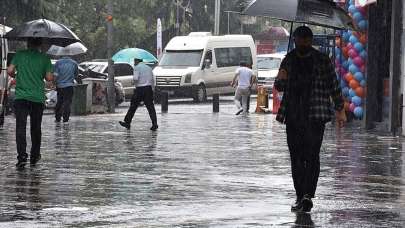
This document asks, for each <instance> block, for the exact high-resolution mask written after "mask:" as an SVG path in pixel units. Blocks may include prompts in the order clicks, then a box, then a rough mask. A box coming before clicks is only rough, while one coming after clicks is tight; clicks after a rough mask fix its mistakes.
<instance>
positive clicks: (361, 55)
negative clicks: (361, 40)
mask: <svg viewBox="0 0 405 228" xmlns="http://www.w3.org/2000/svg"><path fill="white" fill-rule="evenodd" d="M360 57H361V58H362V59H363V60H366V59H367V51H366V50H363V51H362V52H360Z"/></svg>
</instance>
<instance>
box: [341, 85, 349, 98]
mask: <svg viewBox="0 0 405 228" xmlns="http://www.w3.org/2000/svg"><path fill="white" fill-rule="evenodd" d="M349 90H350V89H349V88H348V87H343V89H342V94H343V96H345V97H349V96H350V94H349Z"/></svg>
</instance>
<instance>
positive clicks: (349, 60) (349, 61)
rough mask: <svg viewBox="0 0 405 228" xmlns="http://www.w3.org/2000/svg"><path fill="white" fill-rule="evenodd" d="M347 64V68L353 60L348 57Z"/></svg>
mask: <svg viewBox="0 0 405 228" xmlns="http://www.w3.org/2000/svg"><path fill="white" fill-rule="evenodd" d="M347 63H348V64H349V67H350V65H352V64H353V59H352V58H350V57H349V59H348V60H347Z"/></svg>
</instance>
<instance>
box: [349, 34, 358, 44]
mask: <svg viewBox="0 0 405 228" xmlns="http://www.w3.org/2000/svg"><path fill="white" fill-rule="evenodd" d="M349 41H350V43H352V44H355V43H357V42H359V40H358V39H357V37H356V36H355V35H354V34H353V35H351V36H350V39H349Z"/></svg>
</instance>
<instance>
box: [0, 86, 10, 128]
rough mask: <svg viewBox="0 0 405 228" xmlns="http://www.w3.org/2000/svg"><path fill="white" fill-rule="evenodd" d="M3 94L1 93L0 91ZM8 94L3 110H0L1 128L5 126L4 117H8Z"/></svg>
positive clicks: (5, 95)
mask: <svg viewBox="0 0 405 228" xmlns="http://www.w3.org/2000/svg"><path fill="white" fill-rule="evenodd" d="M0 92H1V91H0ZM7 99H8V98H7V92H6V94H4V99H3V109H2V110H0V127H2V126H3V125H4V116H5V115H6V112H7V110H6V109H7Z"/></svg>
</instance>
